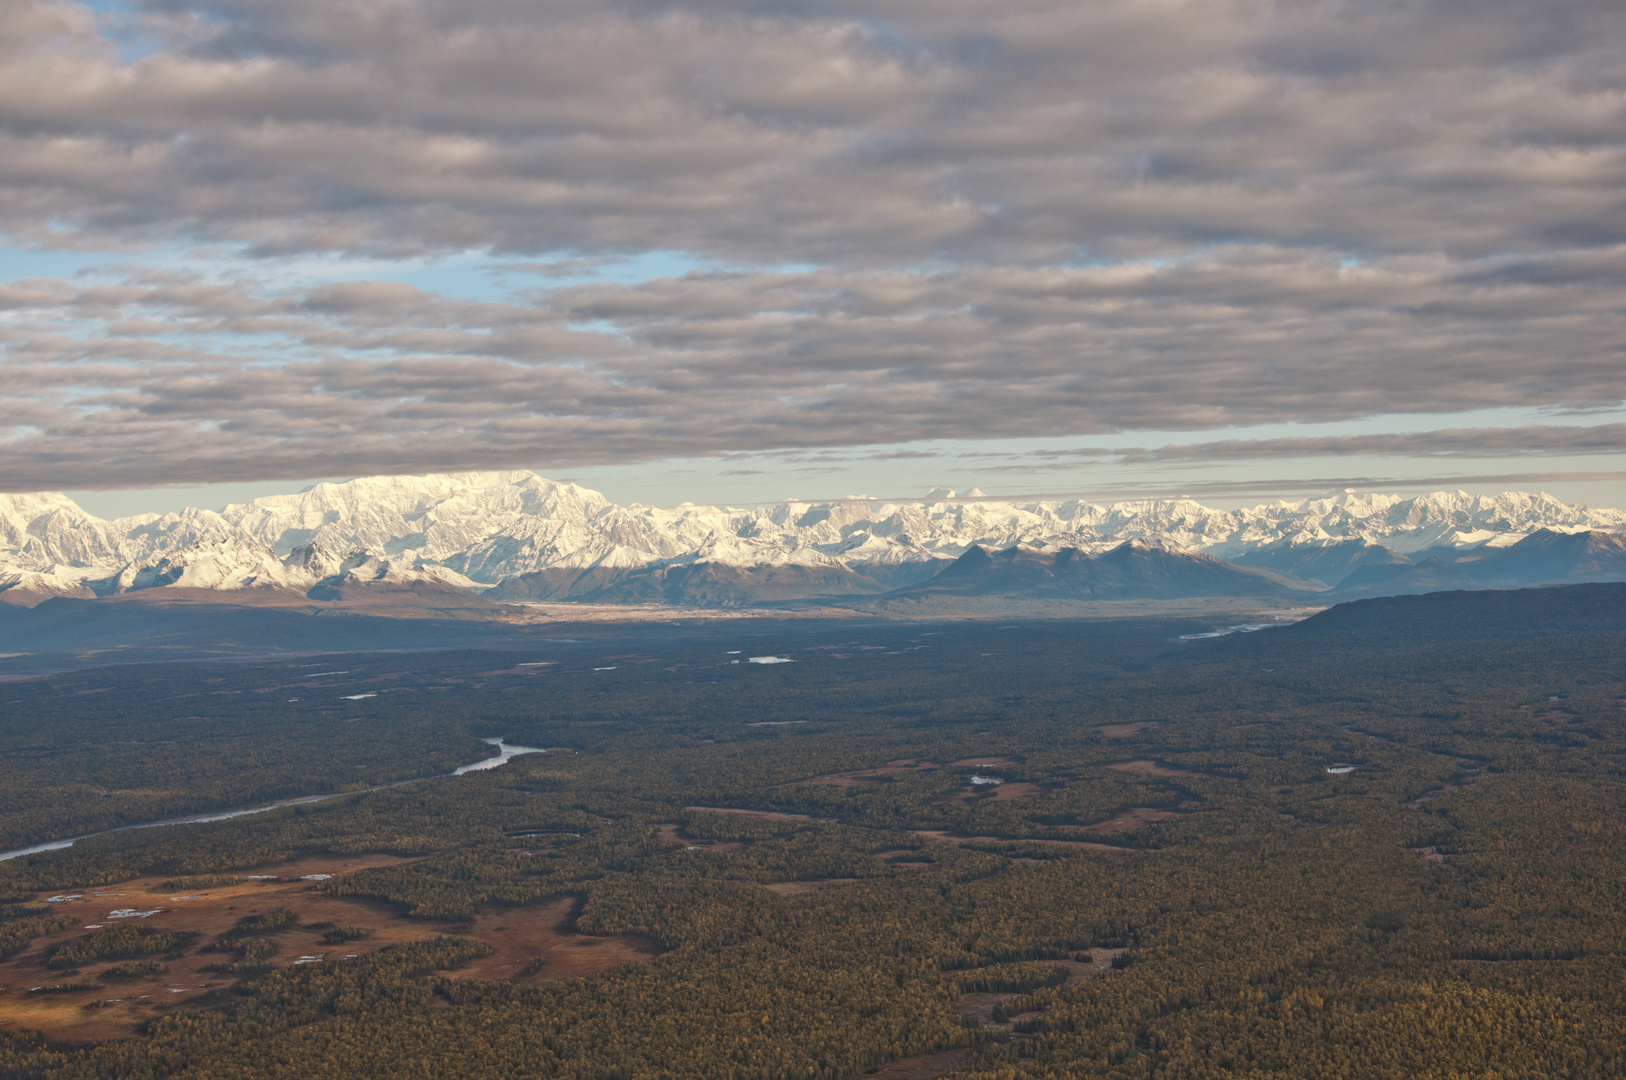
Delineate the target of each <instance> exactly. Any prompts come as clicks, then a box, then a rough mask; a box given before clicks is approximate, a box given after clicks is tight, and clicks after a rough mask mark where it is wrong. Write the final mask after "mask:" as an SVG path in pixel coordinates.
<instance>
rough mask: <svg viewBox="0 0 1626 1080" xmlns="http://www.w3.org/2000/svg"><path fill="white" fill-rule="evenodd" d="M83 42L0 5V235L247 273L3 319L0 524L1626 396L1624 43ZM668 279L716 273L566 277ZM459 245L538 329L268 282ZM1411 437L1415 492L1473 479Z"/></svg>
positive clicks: (1523, 27)
mask: <svg viewBox="0 0 1626 1080" xmlns="http://www.w3.org/2000/svg"><path fill="white" fill-rule="evenodd" d="M1470 24H1471V32H1469V31H1468V30H1467V29H1465V27H1468V26H1469V25H1470ZM108 26H109V24H108V23H106V22H105V21H103V22H98V19H97V17H96V16H95V15H94V14H93V13H92V12H91V10H90V9H89V8H86V7H84V6H81V5H78V4H74V3H69V2H60V3H59V2H51V0H12V2H10V3H7V4H4V5H0V232H3V233H4V234H5V235H6V236H7V237H8V238H9V239H10V241H11V242H13V243H21V244H28V243H34V244H40V245H45V246H59V247H79V248H87V249H98V248H100V249H109V250H110V249H113V248H118V247H123V248H129V247H131V246H137V247H138V246H140V245H143V244H149V245H150V244H171V245H183V246H184V245H192V244H212V245H224V246H225V249H227V250H232V249H234V246H235V249H237V250H241V251H243V252H245V255H244V257H243V259H242V260H241V261H240V262H239V263H237V264H236V265H234V266H233V268H232V270H231V272H229V273H223V274H218V275H215V276H214V277H210V278H203V277H197V276H188V275H185V274H178V273H172V274H168V275H162V274H154V273H153V272H151V271H149V270H143V269H141V268H140V266H139V265H138V266H133V267H128V268H125V269H123V270H120V271H118V272H116V273H110V274H107V275H104V277H102V278H101V279H100V280H99V283H97V284H94V285H87V284H85V283H84V282H82V281H73V282H65V281H58V280H38V281H14V282H10V283H7V284H4V285H0V408H3V409H4V412H3V414H0V415H3V418H4V421H3V422H4V423H5V424H6V425H7V427H6V428H5V429H4V431H0V475H4V476H5V478H6V479H5V482H6V483H7V484H9V485H17V486H24V487H27V486H46V485H50V486H56V485H64V486H87V485H94V486H114V485H120V484H138V483H153V482H159V480H160V479H162V480H163V481H164V482H172V483H179V482H196V481H218V480H228V479H247V478H255V479H257V478H271V477H288V478H293V477H304V476H310V475H326V474H327V473H329V472H331V470H332V462H333V461H334V460H343V461H344V462H346V471H351V472H367V471H403V470H419V469H443V468H454V467H464V466H470V467H472V466H488V465H510V464H521V465H528V464H536V465H543V466H546V467H562V466H574V465H586V464H597V463H613V462H627V461H637V460H648V459H650V458H652V457H661V456H672V455H680V456H690V455H696V454H716V453H753V452H759V451H761V450H763V449H765V448H772V447H808V448H819V447H852V446H863V445H870V444H877V443H895V442H903V441H908V440H913V439H925V438H945V437H956V438H969V437H993V436H1012V435H1067V434H1082V433H1133V432H1136V431H1144V430H1154V429H1155V430H1190V431H1200V430H1203V429H1206V428H1214V427H1230V426H1236V425H1247V424H1258V423H1277V422H1282V421H1289V420H1309V421H1314V420H1336V419H1342V418H1352V417H1370V416H1379V415H1384V414H1393V413H1410V412H1429V413H1441V412H1451V411H1457V410H1469V409H1479V408H1492V407H1506V406H1555V407H1568V408H1587V407H1599V406H1607V405H1611V404H1614V403H1618V402H1619V401H1620V400H1621V399H1622V391H1621V384H1620V379H1619V365H1620V358H1621V355H1622V348H1623V346H1626V340H1623V338H1622V333H1621V327H1622V325H1626V324H1623V321H1622V314H1623V311H1622V308H1623V305H1626V292H1623V290H1622V289H1621V287H1620V286H1621V283H1622V281H1623V280H1626V231H1623V230H1622V229H1621V228H1620V227H1619V225H1618V222H1620V221H1621V220H1626V215H1623V210H1626V205H1623V202H1622V196H1621V192H1622V191H1623V190H1626V110H1623V109H1622V108H1621V105H1620V102H1621V100H1622V99H1623V95H1626V60H1623V54H1622V52H1621V50H1620V49H1619V47H1618V43H1619V42H1620V41H1621V40H1622V37H1623V32H1626V9H1622V8H1621V6H1620V5H1619V4H1618V3H1613V2H1605V0H1565V2H1562V3H1554V4H1549V5H1544V6H1542V7H1541V8H1540V9H1539V11H1537V10H1535V9H1534V8H1532V6H1531V5H1530V4H1529V3H1528V2H1524V0H1520V2H1514V0H1484V2H1478V3H1475V4H1473V5H1471V6H1470V5H1467V4H1465V3H1463V2H1462V0H1417V2H1415V3H1408V4H1363V3H1342V4H1326V3H1321V2H1319V0H1316V2H1311V0H1282V2H1279V3H1272V4H1258V3H1253V2H1251V0H1214V2H1207V3H1204V4H1202V5H1194V4H1191V3H1189V2H1185V0H1149V2H1148V0H1100V2H1092V3H1089V4H1076V5H1057V4H1054V3H1052V2H1049V0H997V2H996V0H957V2H954V3H944V2H942V0H930V2H928V0H880V2H879V3H866V4H862V5H859V4H853V3H850V2H847V0H820V2H819V3H816V4H815V3H810V2H804V0H775V2H774V3H771V4H769V3H762V2H761V0H663V2H659V3H653V2H652V3H642V4H622V5H606V4H601V3H587V2H586V0H543V2H535V3H529V2H528V3H519V2H517V0H467V2H465V3H459V4H456V5H448V4H442V3H431V2H430V0H396V2H392V3H390V4H387V5H355V4H333V3H330V2H317V0H144V2H143V3H142V4H140V6H139V7H138V8H137V9H136V10H135V13H134V15H132V16H131V17H130V19H129V20H127V25H126V26H125V28H124V31H123V32H126V33H129V34H134V35H139V37H140V40H141V41H142V42H143V43H144V44H143V47H142V49H141V50H140V52H141V54H142V55H140V56H139V58H137V59H134V60H126V59H123V58H121V54H120V50H119V47H118V42H116V41H114V40H112V39H111V38H110V37H106V36H103V35H104V34H108V33H110V31H109V30H108ZM217 250H219V248H218V247H217ZM652 251H662V252H677V253H682V254H683V255H684V257H685V258H686V259H688V260H690V261H691V263H692V264H694V265H706V266H715V267H726V268H732V269H723V270H718V271H715V272H709V273H691V274H686V275H683V276H679V277H670V278H665V279H658V280H652V281H644V282H634V283H630V284H629V283H626V282H620V281H597V282H592V283H589V284H578V285H566V286H563V287H561V286H560V284H559V283H560V282H563V281H565V280H567V279H571V278H576V277H579V276H581V275H582V274H584V273H588V272H591V271H593V270H594V269H595V268H598V267H603V266H606V265H610V264H611V263H610V262H609V261H613V260H617V259H626V258H628V257H631V256H635V255H637V254H640V253H647V252H652ZM470 252H473V253H480V254H483V255H486V256H488V257H489V258H490V259H491V260H492V265H493V266H496V267H507V268H509V269H530V270H534V271H536V272H537V276H536V279H535V280H537V281H539V282H540V283H541V284H542V286H543V287H541V288H538V289H537V290H535V291H534V292H531V293H528V294H525V295H523V296H517V295H516V296H510V297H508V298H507V299H505V300H486V301H464V300H455V299H451V298H448V297H446V296H443V295H438V294H436V293H435V292H433V291H432V290H431V289H430V288H428V287H427V286H423V287H415V286H413V285H406V284H402V283H399V282H390V281H374V282H349V283H342V284H333V283H323V284H301V283H298V282H294V283H292V284H290V283H289V282H288V281H286V280H280V279H279V280H275V281H273V279H272V277H271V275H270V274H269V272H266V271H264V270H263V268H262V267H261V266H260V265H259V264H258V263H257V262H256V260H257V259H262V258H267V257H270V256H279V255H287V256H291V257H294V258H295V260H296V261H297V259H307V260H309V259H312V258H313V257H317V256H325V255H329V254H332V253H345V254H349V255H359V256H366V257H370V258H384V259H389V258H397V257H399V258H405V257H413V258H419V257H431V256H438V255H446V254H452V253H465V254H466V253H470ZM785 267H796V268H797V269H795V270H785V269H783V268H785ZM378 276H380V277H387V276H388V275H387V274H380V275H378ZM6 431H9V432H10V434H9V436H8V435H6V434H5V433H4V432H6ZM1437 434H1438V435H1439V438H1438V439H1437V440H1436V442H1435V443H1434V444H1432V445H1434V446H1436V447H1447V446H1448V444H1449V445H1450V446H1455V447H1456V449H1449V448H1447V449H1433V450H1429V449H1417V450H1401V451H1396V452H1403V453H1413V452H1416V453H1469V452H1471V451H1472V449H1473V439H1475V438H1478V437H1480V436H1475V435H1472V434H1460V435H1453V434H1452V433H1448V432H1447V433H1437ZM1484 438H1487V439H1490V438H1492V437H1491V436H1484ZM1452 439H1456V440H1457V441H1456V442H1455V443H1453V442H1452ZM1327 445H1333V444H1327ZM1338 445H1346V444H1338ZM1347 445H1354V444H1347ZM1373 445H1374V446H1375V445H1376V444H1373ZM1393 445H1401V444H1400V443H1394V444H1393ZM1416 445H1417V446H1419V447H1422V446H1423V444H1422V443H1417V444H1416ZM1483 445H1484V446H1485V447H1487V448H1492V449H1493V448H1494V447H1493V445H1492V443H1491V442H1486V443H1484V444H1483ZM1222 452H1223V453H1230V454H1235V455H1241V456H1244V457H1246V456H1269V455H1271V454H1290V453H1296V452H1299V451H1297V450H1293V449H1292V448H1290V447H1289V446H1288V445H1287V444H1286V443H1282V444H1277V445H1275V446H1274V448H1273V449H1272V448H1270V447H1252V448H1248V447H1238V446H1232V447H1230V448H1229V449H1225V450H1223V451H1222ZM1325 452H1327V453H1344V452H1355V451H1347V450H1340V449H1331V450H1327V451H1325ZM1555 452H1556V451H1555ZM1148 453H1150V454H1151V455H1154V456H1155V455H1158V454H1164V455H1165V456H1164V457H1163V458H1162V459H1161V460H1174V458H1175V457H1176V456H1177V455H1178V453H1179V452H1178V451H1176V450H1173V449H1168V448H1165V449H1164V450H1154V451H1149V452H1148Z"/></svg>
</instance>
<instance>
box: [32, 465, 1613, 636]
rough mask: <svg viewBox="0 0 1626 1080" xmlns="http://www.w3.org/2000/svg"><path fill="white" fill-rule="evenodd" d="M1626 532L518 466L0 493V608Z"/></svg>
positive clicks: (1513, 507) (918, 575) (1236, 554)
mask: <svg viewBox="0 0 1626 1080" xmlns="http://www.w3.org/2000/svg"><path fill="white" fill-rule="evenodd" d="M1622 529H1626V512H1622V511H1621V510H1616V509H1609V508H1600V509H1594V508H1590V507H1586V506H1572V505H1569V504H1566V503H1563V502H1562V501H1560V500H1558V499H1556V498H1554V497H1552V496H1551V495H1547V494H1545V493H1536V494H1531V493H1526V492H1503V493H1501V494H1498V495H1470V494H1468V493H1467V492H1461V491H1459V492H1435V493H1432V494H1429V495H1422V496H1415V497H1410V498H1402V497H1400V496H1393V495H1367V494H1358V493H1355V492H1343V493H1340V494H1336V495H1332V496H1328V497H1325V498H1320V499H1305V500H1300V501H1297V502H1286V501H1277V502H1273V503H1265V504H1260V505H1258V506H1255V507H1250V508H1243V509H1238V510H1219V509H1215V508H1212V507H1207V506H1204V505H1202V504H1201V503H1198V502H1196V501H1195V500H1191V499H1172V500H1168V499H1163V500H1160V499H1139V500H1125V501H1121V502H1116V503H1110V504H1100V503H1091V502H1086V501H1083V500H1077V499H1066V500H1042V499H1035V500H997V499H990V498H988V497H987V496H983V495H982V493H981V492H974V493H966V494H965V495H964V496H960V495H958V494H957V493H955V492H953V491H951V490H948V489H935V490H934V491H932V492H931V493H929V494H928V495H927V496H926V497H925V498H923V499H921V500H918V501H900V500H881V499H863V498H854V499H842V500H831V501H824V502H818V501H799V500H787V501H783V502H779V503H774V504H771V505H768V506H762V507H755V508H738V507H728V506H703V505H695V504H689V503H685V504H681V505H679V506H677V507H672V508H660V507H650V506H642V505H639V504H632V505H628V506H622V505H618V504H616V503H613V502H611V501H610V500H609V499H608V498H606V497H605V496H604V495H602V494H601V493H599V492H596V491H592V490H590V489H587V488H583V487H580V486H579V485H576V484H571V483H561V482H556V481H552V480H548V479H545V478H543V477H540V476H538V475H536V474H535V473H532V472H528V471H523V470H516V471H508V472H476V473H446V474H429V475H425V476H384V477H362V478H358V479H355V480H349V481H345V482H342V483H324V484H317V485H314V486H313V487H311V488H309V489H307V490H305V491H302V492H298V493H294V494H286V495H273V496H267V497H263V498H259V499H255V500H253V501H251V502H248V503H239V504H232V505H228V506H226V507H224V508H223V509H221V510H219V511H214V510H207V509H200V508H188V509H186V510H183V511H179V512H176V513H170V514H162V515H160V514H143V515H136V516H132V517H126V518H118V519H114V520H105V519H101V518H97V517H95V516H94V515H91V514H89V513H87V512H86V511H84V510H83V509H82V508H81V507H79V506H78V505H77V504H76V503H74V502H73V500H72V499H70V498H68V497H67V496H66V495H64V494H62V493H60V492H40V493H26V494H17V495H0V600H6V601H10V602H13V603H34V602H38V601H39V600H41V599H44V598H46V597H49V596H75V597H89V596H106V595H114V594H123V593H127V592H131V591H140V590H144V589H152V588H166V587H183V588H203V589H213V590H216V591H218V592H220V593H221V594H223V599H224V598H225V594H230V593H233V592H236V591H239V590H243V589H260V588H276V589H284V590H297V591H300V592H309V590H311V589H332V588H335V587H337V583H338V581H339V580H340V579H345V580H348V582H349V584H350V586H352V587H354V586H355V585H357V584H358V583H361V582H362V578H364V577H365V578H368V579H369V580H373V581H390V582H396V583H401V582H412V581H420V582H425V583H433V584H435V585H440V586H453V587H458V588H463V589H471V590H486V591H490V592H491V593H492V596H493V598H494V599H499V598H501V599H512V600H574V599H588V598H592V599H593V600H594V601H595V602H608V603H618V602H634V601H635V602H640V603H648V602H656V603H690V602H702V603H713V604H717V603H751V602H754V601H755V600H757V599H767V600H781V599H794V598H795V597H796V595H798V594H800V595H804V596H811V597H818V596H831V597H834V596H855V595H870V594H878V593H884V592H886V591H888V590H891V589H898V588H904V589H907V588H910V587H915V586H919V585H920V584H921V583H922V582H924V581H927V580H929V579H931V578H932V577H933V576H935V575H936V573H937V572H938V571H940V570H942V569H943V568H945V567H947V566H949V565H950V564H951V563H952V562H953V561H954V560H956V559H958V558H960V557H961V556H963V555H964V554H966V553H967V552H968V551H970V550H971V549H972V548H973V547H984V548H989V549H995V550H1006V549H1011V548H1016V547H1019V546H1025V547H1027V548H1031V549H1035V550H1039V551H1045V552H1051V553H1054V552H1059V551H1062V550H1072V551H1076V552H1078V553H1079V554H1080V555H1081V556H1087V557H1099V556H1101V555H1102V554H1103V553H1105V552H1109V551H1111V550H1113V549H1115V548H1118V547H1120V546H1121V545H1123V544H1124V543H1125V542H1131V541H1133V542H1141V543H1151V544H1154V545H1160V546H1162V547H1164V548H1166V549H1168V550H1171V551H1174V550H1178V551H1183V552H1186V553H1189V554H1195V555H1201V556H1203V557H1205V558H1212V559H1215V560H1221V561H1223V562H1224V563H1225V564H1226V565H1227V566H1232V567H1233V568H1235V567H1247V568H1253V569H1263V570H1269V571H1273V572H1276V573H1278V574H1284V575H1289V576H1292V577H1295V578H1302V579H1303V580H1304V581H1305V582H1306V583H1307V584H1309V585H1310V586H1312V587H1314V586H1322V587H1333V588H1334V589H1336V588H1337V586H1338V584H1339V581H1340V580H1341V579H1342V578H1344V577H1346V576H1348V575H1349V574H1351V573H1354V572H1356V571H1357V570H1360V569H1361V568H1362V567H1366V568H1367V572H1366V574H1365V577H1366V578H1368V579H1370V581H1369V584H1377V585H1378V586H1379V587H1381V582H1382V580H1383V579H1384V578H1385V577H1386V576H1390V577H1393V578H1394V579H1395V580H1397V581H1404V580H1406V579H1417V580H1424V579H1429V578H1430V574H1423V575H1421V576H1419V575H1418V574H1415V573H1412V572H1411V571H1408V570H1406V566H1407V565H1409V564H1410V563H1411V562H1412V558H1411V556H1412V555H1413V554H1416V553H1423V552H1430V553H1434V554H1440V553H1442V552H1443V553H1444V557H1442V560H1441V561H1442V565H1443V566H1444V567H1445V569H1441V570H1437V571H1435V572H1433V573H1432V578H1434V579H1440V580H1452V581H1455V580H1459V579H1458V578H1457V577H1456V576H1455V573H1454V572H1455V571H1461V572H1462V574H1464V575H1466V578H1467V579H1468V580H1475V581H1477V576H1476V572H1475V569H1474V567H1473V566H1472V564H1473V563H1475V562H1478V563H1482V564H1483V565H1484V566H1485V567H1486V568H1488V567H1490V566H1491V565H1493V564H1494V565H1498V566H1499V567H1501V569H1500V570H1499V571H1498V573H1499V574H1500V577H1499V578H1498V580H1504V581H1510V582H1518V583H1523V584H1528V583H1533V580H1535V579H1540V578H1541V576H1542V573H1546V574H1548V576H1554V575H1556V579H1557V580H1573V579H1574V577H1573V575H1574V574H1575V573H1580V574H1582V575H1583V577H1584V576H1586V575H1589V574H1590V575H1593V576H1594V577H1595V576H1596V575H1598V574H1602V575H1605V576H1606V577H1607V576H1608V575H1612V574H1615V573H1616V572H1617V566H1618V565H1620V564H1622V563H1626V548H1622V547H1621V545H1618V544H1617V545H1614V546H1611V545H1610V544H1608V543H1604V542H1602V541H1600V542H1598V543H1591V544H1590V547H1588V544H1586V543H1583V544H1582V547H1583V548H1587V550H1586V551H1581V550H1580V549H1577V550H1576V551H1575V552H1571V551H1569V549H1564V550H1563V551H1558V552H1557V553H1556V554H1555V553H1554V552H1553V551H1548V552H1547V553H1546V554H1545V555H1544V556H1542V557H1543V558H1545V559H1546V560H1547V563H1548V564H1551V566H1550V567H1549V569H1548V570H1543V571H1541V573H1536V572H1534V571H1531V572H1525V571H1520V570H1519V569H1518V566H1517V565H1515V564H1518V565H1522V563H1520V560H1526V561H1528V560H1529V559H1534V558H1535V557H1536V556H1535V553H1534V551H1533V549H1529V550H1525V551H1524V552H1523V553H1521V554H1520V555H1518V556H1517V557H1514V558H1513V562H1511V563H1510V562H1507V561H1506V559H1507V558H1508V556H1507V553H1508V552H1511V551H1512V549H1514V548H1516V547H1518V545H1520V544H1521V543H1523V542H1525V541H1526V540H1527V539H1528V538H1530V537H1533V536H1535V535H1537V534H1538V533H1540V534H1544V535H1548V536H1549V537H1563V536H1575V535H1580V534H1583V533H1592V532H1597V533H1598V534H1599V535H1600V536H1609V535H1612V534H1613V533H1614V532H1616V531H1619V530H1622ZM1542 543H1544V544H1546V545H1547V546H1548V547H1549V548H1551V547H1552V545H1553V543H1554V541H1552V540H1551V539H1549V540H1544V541H1542ZM1589 543H1590V542H1589ZM1560 546H1562V545H1560ZM1571 547H1572V548H1573V547H1575V545H1574V544H1571ZM1554 559H1557V560H1558V562H1556V563H1555V562H1553V560H1554ZM1566 559H1567V560H1569V561H1568V562H1565V561H1564V560H1566ZM1498 560H1500V561H1498ZM1537 561H1538V562H1539V560H1537ZM1560 564H1562V565H1560ZM1544 565H1545V564H1544ZM1385 566H1387V567H1393V568H1394V569H1392V570H1387V571H1385V570H1382V569H1380V568H1381V567H1385ZM1577 567H1580V569H1577ZM1187 569H1188V570H1189V569H1190V568H1189V567H1188V568H1187ZM1448 570H1449V571H1451V572H1447V571H1448ZM1442 574H1443V575H1444V577H1443V578H1442V577H1441V575H1442ZM1566 574H1568V575H1570V576H1568V577H1566V576H1565V575H1566ZM346 575H349V577H348V578H347V579H346ZM1234 580H1236V581H1237V582H1239V583H1240V582H1242V580H1243V579H1240V578H1238V579H1234ZM686 582H687V583H690V584H685V583H686ZM1481 584H1485V583H1483V582H1482V583H1481ZM696 596H700V597H702V598H701V599H700V600H698V601H697V600H696V599H695V597H696Z"/></svg>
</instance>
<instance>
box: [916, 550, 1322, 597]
mask: <svg viewBox="0 0 1626 1080" xmlns="http://www.w3.org/2000/svg"><path fill="white" fill-rule="evenodd" d="M1320 591H1321V590H1320V589H1318V588H1316V587H1315V586H1312V585H1308V584H1306V583H1304V582H1300V581H1296V580H1294V579H1292V578H1288V577H1286V576H1284V575H1282V574H1279V573H1276V572H1275V571H1272V570H1265V569H1258V568H1253V567H1242V566H1235V565H1233V564H1231V563H1228V562H1224V561H1222V560H1220V559H1216V558H1213V557H1212V556H1208V555H1200V554H1197V553H1196V552H1191V551H1185V550H1183V549H1180V548H1177V547H1174V546H1173V545H1166V544H1157V543H1146V542H1144V541H1140V540H1131V541H1127V542H1125V543H1122V544H1119V545H1118V546H1117V547H1115V548H1111V549H1109V550H1107V551H1104V552H1102V553H1101V554H1099V555H1096V556H1093V557H1092V556H1089V555H1086V554H1084V553H1083V552H1081V551H1079V550H1078V549H1076V548H1061V549H1058V550H1055V551H1042V550H1039V549H1037V548H1031V547H1026V546H1024V545H1020V544H1019V545H1017V546H1015V547H1010V548H1006V549H1004V550H1003V551H992V550H989V549H988V548H985V547H982V546H980V545H978V546H973V547H971V548H970V549H969V550H967V551H966V553H965V554H963V555H961V556H960V557H959V558H958V559H956V560H955V561H954V562H953V563H951V564H950V565H949V566H948V568H947V569H945V570H944V571H943V572H942V573H940V574H938V575H937V576H936V577H934V578H932V579H931V580H930V581H926V582H923V583H921V584H919V585H913V586H909V587H907V588H903V589H897V590H894V591H893V592H890V593H888V594H887V596H886V599H888V600H904V599H918V600H924V599H927V598H948V597H963V598H971V597H978V598H982V597H1002V598H1018V597H1020V598H1028V599H1044V600H1078V601H1088V600H1182V599H1190V598H1195V597H1214V596H1223V597H1251V598H1261V599H1265V598H1269V599H1287V598H1305V597H1313V596H1316V595H1318V594H1319V593H1320Z"/></svg>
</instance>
